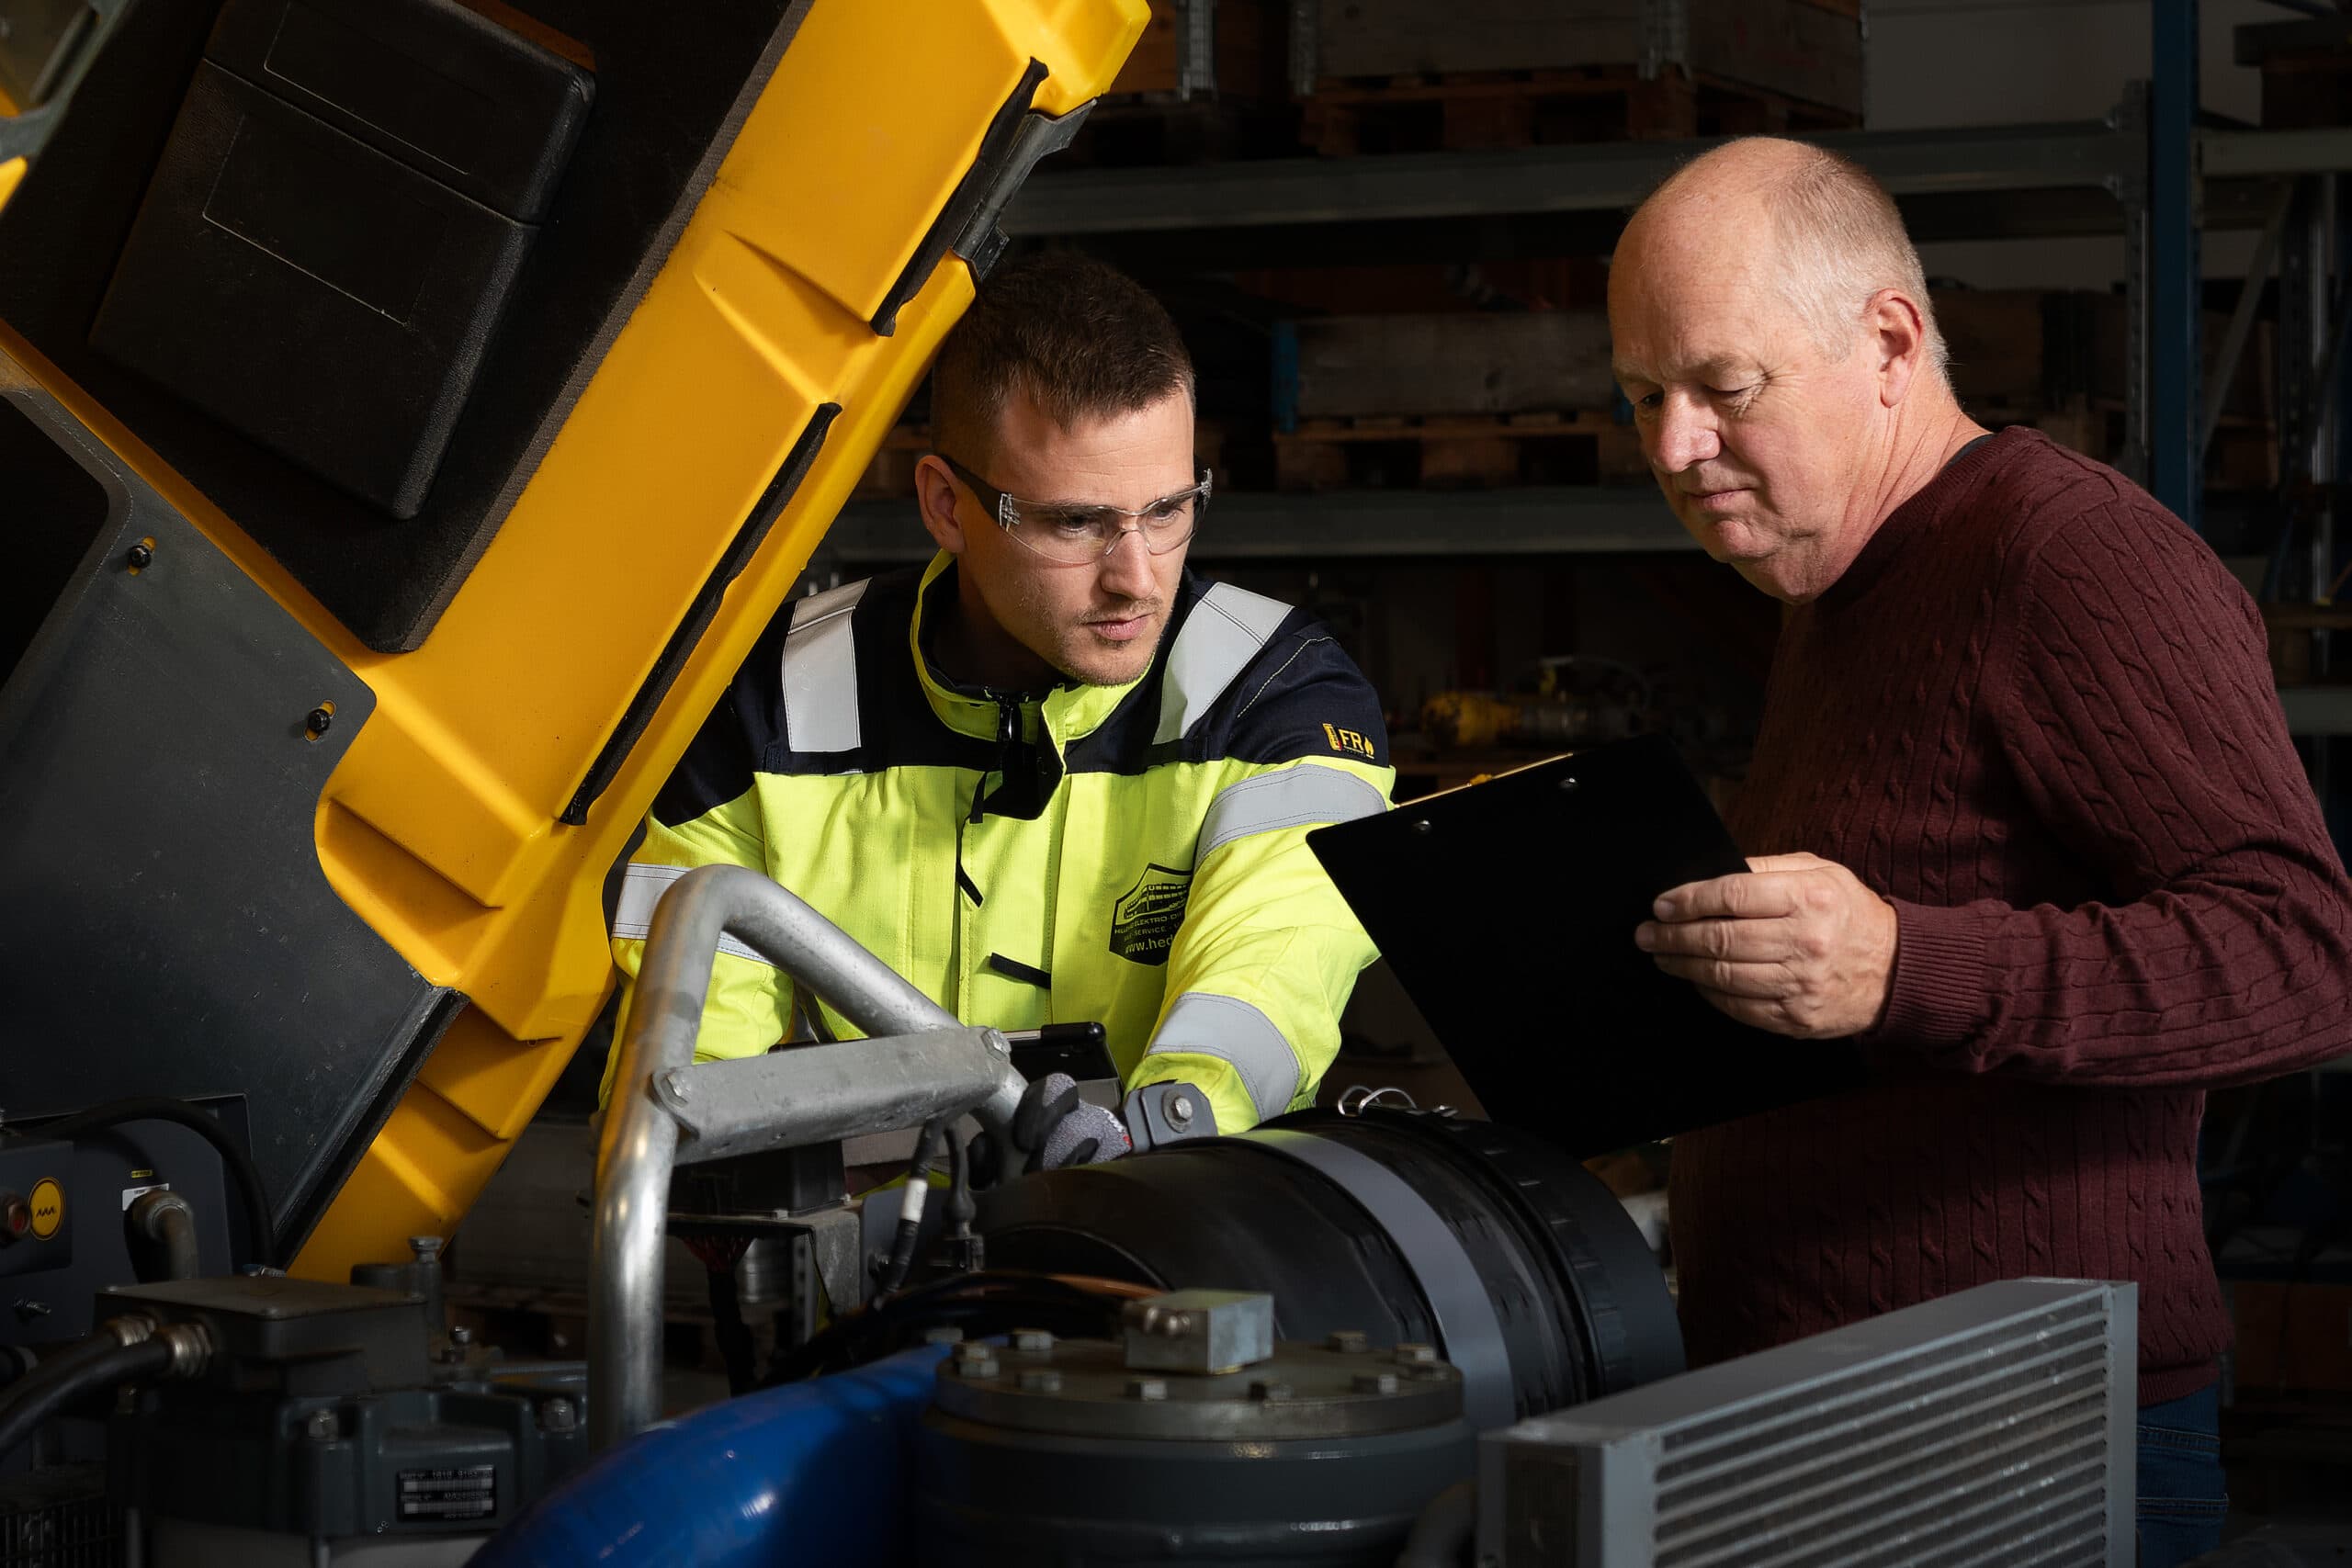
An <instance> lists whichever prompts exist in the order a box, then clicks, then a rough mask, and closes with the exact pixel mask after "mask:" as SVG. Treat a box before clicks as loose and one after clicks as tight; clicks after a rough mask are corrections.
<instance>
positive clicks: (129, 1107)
mask: <svg viewBox="0 0 2352 1568" xmlns="http://www.w3.org/2000/svg"><path fill="white" fill-rule="evenodd" d="M124 1122H172V1123H174V1124H175V1125H177V1126H181V1127H185V1128H187V1130H188V1131H189V1132H191V1133H194V1134H196V1135H197V1136H198V1137H200V1138H202V1139H203V1140H204V1141H205V1142H206V1143H208V1144H210V1145H212V1146H213V1148H214V1149H215V1150H216V1151H218V1152H219V1154H220V1161H221V1163H222V1164H223V1165H225V1166H227V1167H228V1168H229V1175H230V1177H231V1178H232V1179H233V1180H234V1181H235V1183H236V1187H237V1194H238V1196H239V1197H240V1198H241V1199H243V1202H244V1206H245V1229H246V1232H247V1234H248V1235H249V1236H250V1237H251V1245H252V1247H253V1249H254V1256H253V1258H252V1259H251V1260H252V1261H253V1262H255V1263H260V1264H264V1265H266V1266H269V1267H275V1266H276V1265H277V1235H276V1232H275V1230H274V1229H273V1227H272V1226H271V1224H270V1223H269V1199H268V1196H267V1195H266V1193H265V1192H264V1191H263V1190H262V1184H261V1170H260V1168H258V1167H256V1166H255V1165H254V1156H252V1155H250V1154H247V1153H246V1152H245V1151H244V1149H243V1148H242V1147H240V1146H239V1145H238V1143H237V1140H236V1139H234V1138H232V1137H231V1136H230V1135H229V1130H228V1129H227V1128H226V1127H223V1126H222V1125H220V1119H219V1118H218V1117H215V1116H212V1115H209V1114H208V1113H206V1112H205V1111H201V1110H198V1108H197V1107H196V1106H193V1105H190V1104H189V1103H188V1102H187V1100H168V1099H165V1098H164V1097H163V1096H161V1095H147V1096H141V1097H140V1098H138V1099H134V1100H108V1101H107V1103H106V1104H104V1105H94V1106H92V1107H90V1109H88V1110H87V1111H75V1112H74V1114H73V1115H71V1116H67V1117H63V1118H62V1119H60V1120H58V1121H55V1122H48V1123H46V1124H44V1125H42V1126H40V1127H36V1128H34V1129H33V1132H34V1133H35V1134H37V1135H39V1136H40V1137H44V1138H72V1137H75V1136H78V1135H79V1134H83V1133H89V1132H96V1131H97V1130H98V1129H100V1128H103V1127H119V1126H121V1125H122V1124H123V1123H124Z"/></svg>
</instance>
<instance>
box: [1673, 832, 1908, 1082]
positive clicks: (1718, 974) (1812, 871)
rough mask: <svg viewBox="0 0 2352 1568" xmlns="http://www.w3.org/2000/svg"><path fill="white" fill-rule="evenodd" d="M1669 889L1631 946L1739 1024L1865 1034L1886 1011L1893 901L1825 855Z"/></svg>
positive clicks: (1801, 1035)
mask: <svg viewBox="0 0 2352 1568" xmlns="http://www.w3.org/2000/svg"><path fill="white" fill-rule="evenodd" d="M1747 864H1748V868H1749V870H1748V874H1747V875H1746V876H1719V877H1717V878H1715V879H1714V880H1713V882H1691V883H1686V884H1685V885H1683V886H1680V887H1677V888H1674V889H1673V890H1671V891H1670V892H1668V893H1665V894H1662V895H1660V896H1659V897H1658V901H1657V919H1655V920H1649V921H1645V922H1644V923H1643V924H1642V925H1641V926H1639V927H1638V928H1636V929H1635V931H1634V945H1635V946H1637V947H1639V948H1640V949H1641V950H1642V951H1643V952H1645V953H1655V954H1657V966H1658V967H1659V968H1661V969H1663V970H1665V971H1666V972H1667V973H1668V974H1669V975H1677V976H1681V977H1682V978H1683V979H1685V980H1688V981H1690V982H1691V984H1693V985H1695V986H1697V987H1699V994H1700V995H1701V996H1702V997H1704V998H1707V1000H1708V1001H1710V1002H1712V1003H1713V1004H1714V1005H1715V1006H1716V1007H1717V1008H1719V1009H1721V1010H1723V1011H1724V1012H1726V1013H1729V1014H1730V1015H1731V1016H1732V1017H1734V1018H1736V1019H1737V1020H1739V1021H1741V1022H1742V1023H1749V1024H1754V1025H1755V1026H1756V1027H1757V1028H1758V1029H1765V1030H1770V1032H1773V1033H1775V1034H1786V1035H1791V1036H1792V1037H1794V1038H1796V1039H1799V1040H1835V1039H1838V1038H1839V1037H1841V1036H1844V1035H1848V1034H1859V1033H1860V1032H1862V1031H1863V1030H1865V1029H1868V1028H1870V1027H1871V1026H1872V1025H1873V1024H1875V1023H1877V1022H1878V1021H1879V1018H1880V1016H1881V1015H1882V1014H1883V1013H1884V1012H1885V1010H1886V993H1887V987H1888V985H1889V983H1890V982H1891V980H1892V978H1893V976H1894V939H1895V916H1894V905H1892V904H1889V903H1888V902H1887V901H1886V900H1885V899H1883V898H1882V897H1879V896H1878V895H1877V894H1875V893H1873V892H1871V890H1870V889H1869V888H1867V887H1865V886H1862V885H1861V883H1860V881H1858V880H1857V879H1856V878H1855V876H1854V874H1853V873H1852V872H1850V871H1848V870H1847V869H1846V868H1845V867H1844V866H1842V865H1838V864H1837V863H1833V862H1830V861H1826V860H1823V859H1822V858H1821V857H1820V856H1818V855H1763V856H1759V857H1758V858H1756V859H1752V860H1750V861H1749V862H1748V863H1747Z"/></svg>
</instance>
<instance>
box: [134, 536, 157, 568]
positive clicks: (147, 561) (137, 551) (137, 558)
mask: <svg viewBox="0 0 2352 1568" xmlns="http://www.w3.org/2000/svg"><path fill="white" fill-rule="evenodd" d="M154 561H155V549H154V547H153V546H152V545H150V544H149V543H147V541H146V540H144V539H141V540H140V541H139V543H137V544H135V545H133V546H131V547H130V569H131V570H133V571H144V570H147V569H148V568H149V567H150V566H152V565H153V564H154Z"/></svg>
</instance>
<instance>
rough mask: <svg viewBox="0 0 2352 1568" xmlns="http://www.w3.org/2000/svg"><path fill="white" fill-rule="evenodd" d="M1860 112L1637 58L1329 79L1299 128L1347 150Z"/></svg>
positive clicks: (1504, 142)
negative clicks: (1643, 63)
mask: <svg viewBox="0 0 2352 1568" xmlns="http://www.w3.org/2000/svg"><path fill="white" fill-rule="evenodd" d="M1858 124H1860V118H1859V117H1858V116H1856V115H1854V114H1853V113H1851V112H1850V111H1847V110H1841V109H1836V108H1828V107H1822V106H1820V105H1817V104H1806V103H1803V102H1800V101H1799V100H1797V99H1794V98H1791V97H1787V96H1783V95H1781V94H1779V93H1775V92H1772V91H1770V90H1769V89H1766V88H1762V87H1757V86H1752V85H1747V84H1743V83H1738V82H1733V81H1730V80H1727V79H1725V78H1723V77H1719V76H1714V75H1711V74H1709V73H1704V72H1701V73H1690V72H1686V71H1683V70H1681V69H1679V68H1674V67H1669V68H1668V69H1665V70H1662V71H1660V72H1658V73H1657V74H1656V75H1655V76H1652V77H1649V78H1646V79H1645V78H1644V77H1643V76H1642V74H1641V73H1640V72H1638V71H1637V70H1635V69H1634V67H1633V66H1630V65H1587V66H1574V67H1569V68H1566V69H1562V70H1550V71H1476V72H1464V73H1450V74H1440V75H1417V76H1395V77H1388V78H1385V79H1377V80H1372V81H1330V82H1325V83H1322V84H1320V85H1317V88H1316V91H1315V93H1314V96H1311V97H1309V98H1308V99H1307V100H1306V103H1305V105H1304V106H1303V109H1302V112H1301V115H1300V118H1299V134H1300V138H1301V140H1302V141H1305V142H1306V145H1308V146H1310V147H1312V148H1314V149H1315V151H1316V152H1320V153H1323V154H1325V155H1327V156H1346V155H1351V154H1354V153H1358V152H1441V151H1443V152H1452V151H1462V150H1469V149H1474V148H1483V147H1527V146H1546V145H1554V144H1559V143H1570V142H1587V141H1655V140H1660V139H1668V138H1680V137H1691V136H1736V135H1744V134H1749V133H1754V132H1763V131H1770V132H1787V131H1792V130H1797V131H1803V130H1844V129H1848V128H1850V127H1852V126H1855V125H1858Z"/></svg>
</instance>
